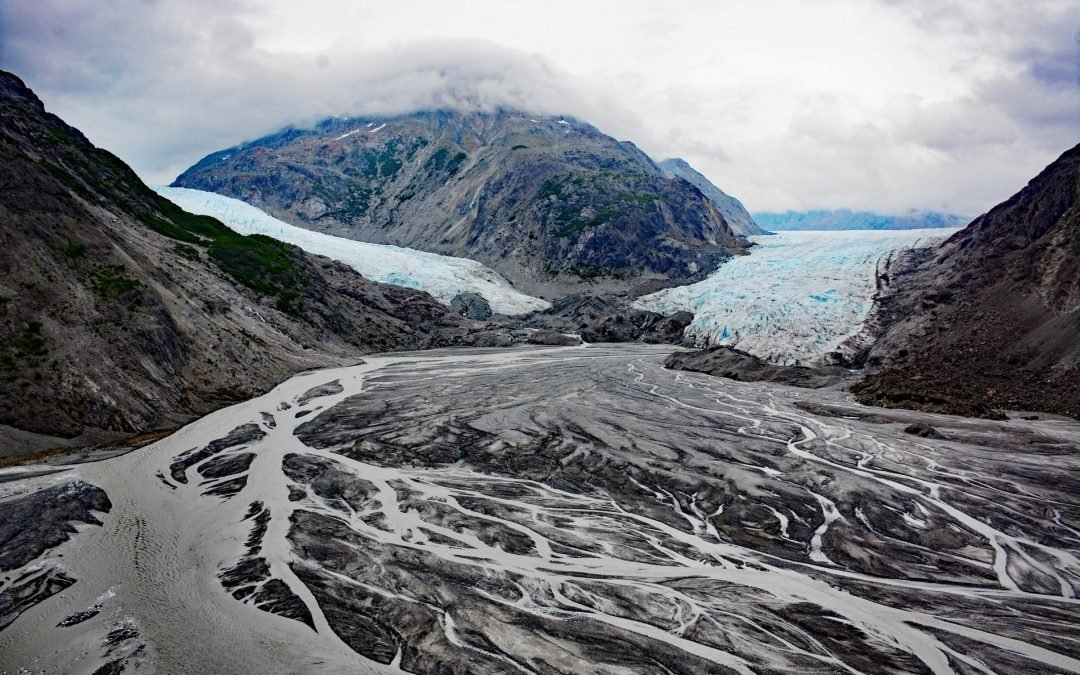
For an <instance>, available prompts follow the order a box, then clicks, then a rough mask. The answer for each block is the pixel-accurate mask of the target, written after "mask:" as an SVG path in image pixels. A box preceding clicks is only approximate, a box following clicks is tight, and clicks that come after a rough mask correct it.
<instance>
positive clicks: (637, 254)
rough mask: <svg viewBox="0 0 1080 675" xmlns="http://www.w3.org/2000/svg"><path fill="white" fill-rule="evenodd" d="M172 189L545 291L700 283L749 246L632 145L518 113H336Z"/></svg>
mask: <svg viewBox="0 0 1080 675" xmlns="http://www.w3.org/2000/svg"><path fill="white" fill-rule="evenodd" d="M173 187H186V188H194V189H198V190H206V191H209V192H217V193H219V194H222V195H225V196H229V197H235V198H238V199H242V200H244V201H246V202H248V203H249V204H252V205H254V206H257V207H259V208H261V209H263V210H265V211H266V212H268V213H270V214H271V215H273V216H275V217H277V218H280V219H282V220H285V221H286V222H290V223H292V224H294V225H300V226H303V227H307V228H310V229H313V230H317V231H320V232H325V233H328V234H334V235H339V236H343V237H348V238H351V239H357V240H360V241H367V242H372V243H385V244H395V245H398V246H407V247H409V248H415V249H419V250H422V251H428V252H432V253H440V254H444V255H452V256H458V257H464V258H469V259H472V260H476V261H478V262H481V263H484V264H485V265H488V266H489V267H491V268H493V269H494V270H495V271H497V272H498V273H500V274H501V275H503V276H504V277H506V278H507V279H509V280H510V281H511V282H513V283H514V284H515V286H517V287H518V288H519V289H521V290H523V291H525V292H527V293H530V294H533V295H538V294H547V295H549V296H552V295H555V296H562V295H566V294H569V293H573V292H577V291H579V290H581V289H582V288H585V287H589V288H595V289H620V290H626V289H628V288H632V287H633V286H634V285H636V284H638V283H640V282H642V281H650V280H654V281H655V280H658V281H660V282H663V283H667V284H668V285H671V284H679V283H686V282H689V281H694V280H697V279H700V278H703V277H704V276H706V275H707V274H708V273H710V272H712V271H713V270H714V269H715V268H716V267H717V266H718V265H719V264H720V263H721V262H723V261H724V260H726V259H727V258H729V257H730V256H732V255H737V254H741V253H743V252H744V251H745V242H743V241H742V240H740V239H738V238H737V237H736V236H735V235H734V234H733V232H732V230H731V228H730V227H729V225H728V223H727V222H726V221H725V219H724V217H723V216H722V215H721V214H720V212H719V211H718V210H717V209H716V207H715V206H714V205H713V204H712V202H710V201H709V200H708V199H707V198H706V197H705V196H704V195H702V194H701V192H700V191H698V190H697V189H696V188H694V187H693V186H691V185H690V184H688V183H687V182H685V181H682V180H673V179H671V178H669V177H668V176H667V175H665V174H664V172H663V171H662V170H661V169H660V168H658V167H657V166H656V164H654V163H653V162H652V160H651V159H649V157H648V156H646V155H645V154H644V153H643V152H641V151H640V150H638V149H637V148H636V147H635V146H634V145H633V144H631V143H627V142H618V141H616V140H615V139H613V138H611V137H609V136H606V135H604V134H602V133H601V132H600V131H598V130H597V129H595V128H594V127H592V126H590V125H588V124H583V123H581V122H578V121H576V120H572V119H564V118H555V117H540V116H530V115H527V114H524V113H520V112H513V111H507V110H501V111H498V112H492V113H485V112H474V113H458V112H420V113H415V114H409V115H401V116H397V117H390V118H350V119H341V118H332V119H328V120H325V121H323V122H321V123H319V124H317V125H315V126H314V127H313V128H310V129H297V128H289V129H286V130H284V131H281V132H279V133H276V134H273V135H270V136H266V137H264V138H260V139H259V140H256V141H254V142H251V143H246V144H243V145H239V146H236V147H233V148H229V149H226V150H222V151H220V152H215V153H213V154H211V155H208V156H207V157H205V158H203V159H202V160H201V161H199V162H198V163H197V164H195V166H193V167H191V168H190V169H188V170H187V171H185V172H184V173H183V174H182V175H181V176H180V177H178V178H177V179H176V181H175V182H174V183H173Z"/></svg>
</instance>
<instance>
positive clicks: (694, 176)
mask: <svg viewBox="0 0 1080 675" xmlns="http://www.w3.org/2000/svg"><path fill="white" fill-rule="evenodd" d="M656 165H657V166H658V167H660V168H661V169H662V170H663V171H664V173H666V174H667V175H669V176H672V177H677V178H682V179H683V180H685V181H686V182H687V183H690V184H691V185H693V186H694V187H696V188H697V189H699V190H701V194H703V195H705V196H706V197H708V198H709V200H710V201H711V202H712V203H713V204H714V205H715V206H716V209H717V210H718V211H719V212H720V214H721V215H722V216H724V220H726V221H727V223H728V225H730V226H731V231H732V232H734V233H735V234H737V235H739V236H740V237H749V236H751V235H755V234H768V231H766V230H764V229H762V228H761V227H760V226H759V225H758V224H757V223H756V222H754V218H753V216H751V215H750V213H749V212H748V211H747V210H746V207H744V206H743V205H742V202H740V201H739V200H738V199H736V198H734V197H732V196H731V195H729V194H727V193H726V192H724V191H723V190H721V189H720V188H718V187H716V186H715V185H713V184H712V181H710V180H709V179H708V178H706V177H705V176H703V175H702V174H701V173H700V172H698V170H697V169H695V168H694V167H692V166H690V165H689V164H688V163H687V162H686V160H684V159H679V158H678V157H675V158H672V159H665V160H663V161H662V162H657V164H656Z"/></svg>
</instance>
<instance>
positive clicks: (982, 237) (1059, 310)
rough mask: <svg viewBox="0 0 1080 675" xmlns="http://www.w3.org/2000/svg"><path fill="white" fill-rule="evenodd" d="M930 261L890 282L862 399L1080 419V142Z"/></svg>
mask: <svg viewBox="0 0 1080 675" xmlns="http://www.w3.org/2000/svg"><path fill="white" fill-rule="evenodd" d="M926 258H927V259H924V260H908V261H906V262H905V263H903V264H901V265H898V266H894V270H893V273H892V276H891V278H887V279H886V281H887V282H888V289H887V291H886V292H885V294H884V297H883V301H882V304H881V310H880V317H879V319H880V321H881V322H882V325H883V326H884V334H883V336H882V337H881V339H880V340H878V342H877V343H876V344H875V345H874V347H873V348H872V350H871V352H870V354H869V359H868V363H869V364H870V365H871V367H875V368H877V372H875V373H874V374H872V375H870V376H869V377H868V378H866V379H865V380H864V381H863V382H861V383H860V384H859V385H858V386H857V387H856V388H855V391H856V392H857V394H858V396H859V397H860V399H861V400H862V401H863V402H866V403H874V404H878V405H895V406H903V407H919V408H924V409H932V410H944V411H948V412H962V413H966V414H981V415H993V414H997V413H995V411H997V410H1001V409H1020V410H1039V411H1047V412H1055V413H1060V414H1064V415H1069V416H1072V417H1080V146H1077V147H1075V148H1073V149H1071V150H1069V151H1067V152H1066V153H1065V154H1063V155H1062V156H1061V157H1060V158H1059V159H1058V160H1057V161H1055V162H1054V163H1052V164H1051V165H1050V166H1048V167H1047V168H1046V169H1045V170H1044V171H1043V172H1042V173H1040V174H1039V175H1038V176H1037V177H1036V178H1035V179H1033V180H1032V181H1031V182H1030V183H1029V184H1028V185H1027V187H1025V188H1024V189H1023V190H1021V191H1020V192H1018V193H1017V194H1016V195H1014V196H1013V197H1012V198H1010V199H1009V200H1008V201H1006V202H1004V203H1002V204H1000V205H998V206H996V207H994V208H993V209H992V210H991V211H990V212H989V213H987V214H985V215H983V216H980V217H979V218H977V219H975V221H973V222H972V223H971V224H970V225H968V227H967V228H965V229H964V230H962V231H960V232H958V233H956V234H955V235H953V236H952V237H950V238H949V239H948V240H946V241H945V243H944V244H942V245H941V247H940V248H939V249H938V250H937V251H935V252H934V253H933V254H932V255H929V256H926Z"/></svg>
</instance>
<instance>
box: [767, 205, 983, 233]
mask: <svg viewBox="0 0 1080 675" xmlns="http://www.w3.org/2000/svg"><path fill="white" fill-rule="evenodd" d="M754 220H755V221H756V222H757V224H758V225H759V226H761V227H763V228H765V229H766V230H770V231H774V232H780V231H784V230H922V229H928V228H937V227H963V226H965V225H967V224H968V222H969V219H968V218H964V217H963V216H957V215H953V214H950V213H936V212H933V211H908V212H907V213H905V214H901V215H897V216H887V215H882V214H880V213H872V212H870V211H849V210H848V209H839V210H836V211H785V212H783V213H754Z"/></svg>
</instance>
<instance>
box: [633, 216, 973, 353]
mask: <svg viewBox="0 0 1080 675" xmlns="http://www.w3.org/2000/svg"><path fill="white" fill-rule="evenodd" d="M956 231H957V230H955V229H932V230H904V231H869V230H852V231H845V232H781V233H779V234H774V235H765V236H756V237H750V240H751V241H753V242H754V243H755V244H756V246H754V247H753V248H752V249H751V250H750V255H748V256H743V257H739V258H735V259H733V260H731V261H729V262H727V263H725V264H723V265H721V266H720V268H719V269H718V270H717V271H716V272H715V273H714V274H713V275H712V276H710V277H709V278H708V279H705V280H704V281H699V282H698V283H696V284H691V285H689V286H679V287H676V288H669V289H666V290H663V291H660V292H658V293H653V294H651V295H646V296H644V297H642V298H640V299H639V300H638V301H637V302H636V303H635V306H637V307H640V308H642V309H648V310H652V311H654V312H659V313H661V314H671V313H673V312H677V311H680V310H686V311H689V312H693V313H694V321H693V323H691V324H690V326H688V327H687V329H686V331H687V332H686V335H687V336H688V337H690V338H692V339H693V341H694V342H695V343H696V344H697V345H698V346H706V345H709V346H713V345H727V346H730V347H736V348H738V349H741V350H743V351H746V352H750V353H751V354H754V355H756V356H758V357H760V358H762V359H765V360H767V361H771V362H773V363H780V364H785V365H792V364H802V365H816V364H818V363H820V361H821V359H822V357H823V356H824V355H825V354H827V353H829V352H832V351H836V350H837V348H838V347H840V345H841V344H842V343H843V342H844V341H845V340H847V339H848V338H849V337H851V336H853V335H855V334H857V333H858V332H859V330H860V328H861V327H862V325H863V322H864V321H865V319H866V316H867V313H868V312H869V311H870V309H871V307H872V306H873V299H874V292H875V286H876V284H875V279H876V277H875V270H876V268H877V266H878V263H879V262H881V261H883V260H884V258H885V257H887V256H888V255H889V254H890V253H892V252H893V251H897V250H899V249H906V248H916V247H924V246H931V245H935V244H937V243H938V242H940V241H942V240H943V239H945V238H946V237H948V236H949V235H951V234H953V233H954V232H956Z"/></svg>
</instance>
